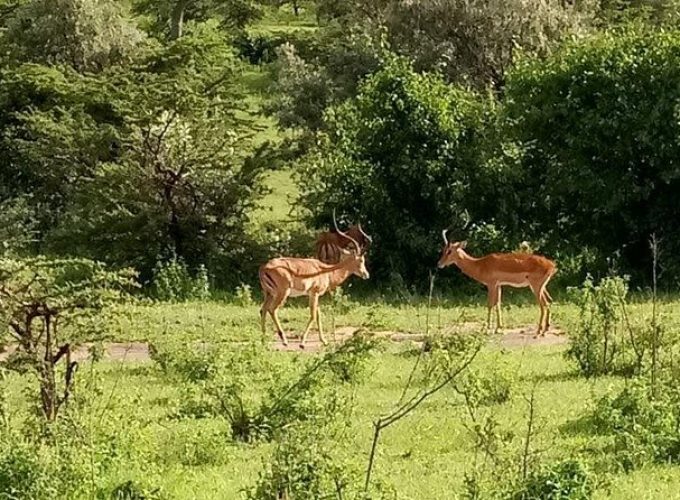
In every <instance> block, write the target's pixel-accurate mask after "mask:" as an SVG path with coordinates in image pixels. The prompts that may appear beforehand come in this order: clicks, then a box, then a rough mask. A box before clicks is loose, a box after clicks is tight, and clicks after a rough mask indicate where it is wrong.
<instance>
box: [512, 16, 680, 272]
mask: <svg viewBox="0 0 680 500" xmlns="http://www.w3.org/2000/svg"><path fill="white" fill-rule="evenodd" d="M679 47H680V36H679V34H678V32H677V31H663V32H659V31H654V30H636V29H622V30H617V31H615V32H611V33H604V34H599V35H596V36H593V37H590V38H587V39H585V40H582V41H580V42H578V43H570V44H567V45H566V46H564V47H563V48H562V49H560V50H559V51H557V52H556V53H555V54H553V55H552V56H550V57H548V58H547V59H544V60H537V59H532V58H529V57H525V58H523V59H522V60H521V61H520V62H519V63H518V64H517V65H516V66H515V67H514V68H513V69H512V71H510V73H509V76H508V79H507V87H506V91H505V108H504V115H505V116H506V118H507V124H508V128H509V130H508V134H510V135H509V136H508V138H509V139H510V138H514V140H516V141H517V144H518V147H519V149H520V151H521V152H522V155H521V156H522V157H521V161H520V165H519V166H518V168H517V170H516V172H515V176H513V177H512V178H509V179H508V186H507V187H508V189H509V190H511V191H512V192H513V193H514V197H512V198H510V197H508V200H510V199H513V200H514V202H513V203H515V204H516V205H515V206H514V207H512V208H511V207H509V208H508V210H505V211H502V214H500V219H501V220H503V224H504V225H505V226H506V227H509V228H512V227H518V228H519V226H517V224H518V221H521V230H522V231H523V233H524V236H523V237H524V238H527V237H528V238H529V239H532V240H533V239H537V240H538V239H543V241H544V242H545V243H544V245H545V248H546V249H547V250H548V251H549V252H553V253H557V252H559V253H560V254H562V255H568V254H570V253H572V254H574V253H575V254H578V253H580V251H581V249H587V250H588V252H592V253H595V256H596V259H595V261H594V262H593V264H592V265H591V266H590V272H598V271H604V270H605V268H606V267H607V259H609V258H615V257H616V256H617V254H618V253H619V252H620V256H619V259H618V265H619V266H620V267H621V268H623V269H625V270H626V272H630V273H631V274H632V277H633V279H634V280H641V279H642V276H644V277H645V278H646V277H647V276H649V269H650V268H651V255H650V252H649V244H648V240H649V237H650V235H651V234H652V233H656V234H657V236H659V237H662V236H667V239H665V240H664V244H663V247H662V249H663V253H662V255H661V256H660V259H661V265H662V266H663V267H664V280H666V283H668V284H670V283H671V282H674V281H675V280H676V279H677V276H678V269H680V268H679V267H678V261H677V256H678V255H679V252H678V249H677V247H676V246H677V242H678V240H677V239H676V238H675V237H674V236H673V235H675V234H677V228H676V226H675V224H676V221H678V220H680V219H679V218H678V217H677V215H676V210H677V203H675V193H676V192H677V189H678V182H679V181H678V175H677V174H678V168H677V164H678V151H677V148H676V145H677V144H678V142H677V140H676V138H677V137H678V134H679V133H680V129H679V125H678V120H677V106H676V103H677V100H678V89H679V88H680V84H679V82H680V70H679V68H680V65H679V64H678V58H679V57H680V50H678V48H679ZM605 189H606V192H607V196H606V197H603V196H602V193H603V192H604V191H603V190H605Z"/></svg>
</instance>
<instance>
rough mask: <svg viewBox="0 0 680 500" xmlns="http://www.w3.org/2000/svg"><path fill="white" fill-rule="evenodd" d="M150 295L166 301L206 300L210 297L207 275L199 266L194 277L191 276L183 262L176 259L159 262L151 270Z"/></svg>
mask: <svg viewBox="0 0 680 500" xmlns="http://www.w3.org/2000/svg"><path fill="white" fill-rule="evenodd" d="M151 295H152V296H153V297H154V298H156V299H158V300H167V301H182V300H190V299H206V298H208V297H209V296H210V283H209V281H208V273H207V271H206V269H205V267H204V266H201V267H199V269H198V272H197V273H196V276H192V275H191V273H190V272H189V269H188V268H187V265H186V264H185V263H184V261H182V259H178V258H177V257H172V258H171V259H170V260H168V261H165V262H163V261H159V262H157V263H156V267H154V270H153V277H152V279H151Z"/></svg>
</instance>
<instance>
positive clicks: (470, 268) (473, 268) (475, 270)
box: [454, 250, 484, 283]
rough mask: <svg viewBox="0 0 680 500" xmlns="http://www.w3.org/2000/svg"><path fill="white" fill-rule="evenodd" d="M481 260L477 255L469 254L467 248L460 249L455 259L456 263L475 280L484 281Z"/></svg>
mask: <svg viewBox="0 0 680 500" xmlns="http://www.w3.org/2000/svg"><path fill="white" fill-rule="evenodd" d="M479 260H480V259H478V258H476V257H473V256H472V255H470V254H468V253H467V252H466V251H465V250H459V252H458V253H457V254H456V258H455V259H454V262H455V264H456V265H457V266H458V268H459V269H460V270H461V271H462V272H463V274H465V275H467V276H469V277H470V278H472V279H473V280H476V281H479V282H480V283H484V281H483V280H482V269H481V267H480V265H479Z"/></svg>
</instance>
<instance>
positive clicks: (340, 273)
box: [330, 266, 352, 288]
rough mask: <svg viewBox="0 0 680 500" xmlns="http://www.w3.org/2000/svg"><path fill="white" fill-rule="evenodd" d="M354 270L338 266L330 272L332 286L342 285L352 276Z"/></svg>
mask: <svg viewBox="0 0 680 500" xmlns="http://www.w3.org/2000/svg"><path fill="white" fill-rule="evenodd" d="M351 274H352V272H351V271H350V270H349V269H347V268H346V267H344V266H343V267H338V268H336V269H333V270H332V271H331V272H330V282H331V283H330V284H331V288H336V287H339V286H340V285H342V284H343V283H344V282H345V280H347V278H349V277H350V276H351Z"/></svg>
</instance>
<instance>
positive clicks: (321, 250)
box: [314, 215, 373, 264]
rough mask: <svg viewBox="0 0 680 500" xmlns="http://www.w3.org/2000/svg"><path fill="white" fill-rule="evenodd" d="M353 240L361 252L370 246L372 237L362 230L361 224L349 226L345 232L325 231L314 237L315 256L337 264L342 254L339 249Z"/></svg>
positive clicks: (344, 247)
mask: <svg viewBox="0 0 680 500" xmlns="http://www.w3.org/2000/svg"><path fill="white" fill-rule="evenodd" d="M334 217H335V215H334ZM336 227H337V226H336ZM348 236H349V238H348ZM353 242H356V243H358V244H359V245H361V249H362V252H365V251H366V250H368V247H370V246H371V243H372V242H373V238H371V237H370V236H369V235H367V234H366V233H365V232H364V230H363V229H362V228H361V224H357V225H355V226H350V228H349V229H348V230H347V232H346V233H338V232H333V231H325V232H323V233H321V234H319V237H318V238H317V239H316V244H315V245H314V247H315V250H316V258H317V259H319V260H320V261H321V262H325V263H326V264H337V263H338V262H340V258H341V256H342V252H341V250H342V249H347V248H348V247H349V246H351V245H353V244H354V243H353Z"/></svg>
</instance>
